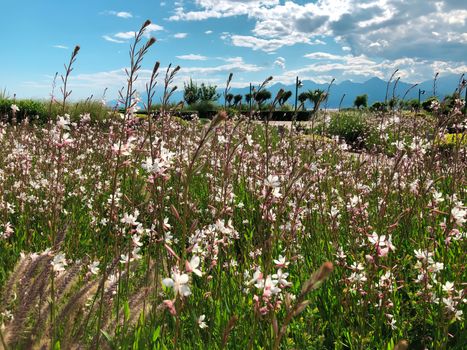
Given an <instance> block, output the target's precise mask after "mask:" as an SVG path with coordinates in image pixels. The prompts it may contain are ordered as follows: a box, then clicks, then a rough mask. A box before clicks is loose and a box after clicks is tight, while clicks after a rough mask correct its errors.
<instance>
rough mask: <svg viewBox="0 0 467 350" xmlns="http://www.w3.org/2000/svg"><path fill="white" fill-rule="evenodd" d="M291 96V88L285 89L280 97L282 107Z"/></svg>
mask: <svg viewBox="0 0 467 350" xmlns="http://www.w3.org/2000/svg"><path fill="white" fill-rule="evenodd" d="M291 96H292V91H290V90H288V91H285V92H284V93H283V94H282V95H281V97H280V98H279V106H281V107H282V106H283V105H284V104H285V103H286V102H287V100H288V99H289V98H290V97H291Z"/></svg>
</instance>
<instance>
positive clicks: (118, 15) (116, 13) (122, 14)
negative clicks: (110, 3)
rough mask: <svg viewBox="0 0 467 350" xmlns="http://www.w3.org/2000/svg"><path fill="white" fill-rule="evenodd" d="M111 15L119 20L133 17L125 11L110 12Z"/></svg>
mask: <svg viewBox="0 0 467 350" xmlns="http://www.w3.org/2000/svg"><path fill="white" fill-rule="evenodd" d="M110 13H111V14H112V15H114V16H117V17H119V18H133V15H132V14H131V13H130V12H125V11H119V12H116V11H111V12H110Z"/></svg>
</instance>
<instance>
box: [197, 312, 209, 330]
mask: <svg viewBox="0 0 467 350" xmlns="http://www.w3.org/2000/svg"><path fill="white" fill-rule="evenodd" d="M205 319H206V315H201V316H200V317H198V326H199V328H201V329H204V328H208V325H207V324H206V322H204V320H205Z"/></svg>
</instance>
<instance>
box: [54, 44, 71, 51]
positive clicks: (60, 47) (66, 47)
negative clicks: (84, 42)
mask: <svg viewBox="0 0 467 350" xmlns="http://www.w3.org/2000/svg"><path fill="white" fill-rule="evenodd" d="M53 47H55V48H56V49H63V50H68V46H65V45H54V46H53Z"/></svg>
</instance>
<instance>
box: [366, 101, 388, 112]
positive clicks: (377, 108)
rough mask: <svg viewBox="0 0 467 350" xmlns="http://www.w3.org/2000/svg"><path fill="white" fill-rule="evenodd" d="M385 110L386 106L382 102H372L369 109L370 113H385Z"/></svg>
mask: <svg viewBox="0 0 467 350" xmlns="http://www.w3.org/2000/svg"><path fill="white" fill-rule="evenodd" d="M386 109H387V105H386V104H385V103H384V102H379V101H376V102H374V103H373V104H372V105H371V107H370V111H373V112H381V111H386Z"/></svg>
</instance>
